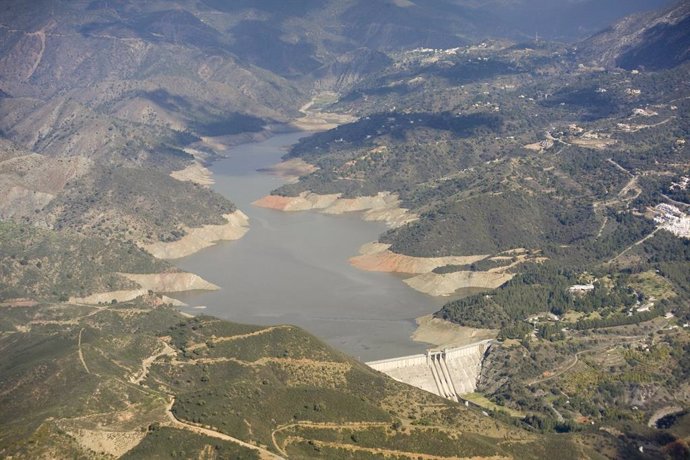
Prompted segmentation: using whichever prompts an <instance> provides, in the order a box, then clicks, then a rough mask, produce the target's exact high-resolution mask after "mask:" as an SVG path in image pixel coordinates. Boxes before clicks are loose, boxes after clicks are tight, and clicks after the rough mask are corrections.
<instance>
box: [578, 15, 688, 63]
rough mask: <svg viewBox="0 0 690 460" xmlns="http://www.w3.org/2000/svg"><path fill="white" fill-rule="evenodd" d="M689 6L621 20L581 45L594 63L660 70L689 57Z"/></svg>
mask: <svg viewBox="0 0 690 460" xmlns="http://www.w3.org/2000/svg"><path fill="white" fill-rule="evenodd" d="M689 25H690V6H689V5H688V4H687V3H685V2H679V3H677V4H676V5H675V6H673V7H671V8H668V9H666V10H662V11H660V12H649V13H646V14H639V15H636V16H631V17H628V18H625V19H623V20H622V21H620V22H617V23H615V24H613V25H612V26H610V27H609V28H607V29H604V30H603V31H602V32H600V33H599V34H597V35H595V36H593V37H591V38H590V39H588V40H586V41H585V42H584V43H583V44H582V49H581V53H582V54H583V56H586V57H588V58H589V59H591V60H592V61H593V62H595V63H596V64H599V65H605V66H617V67H621V68H623V69H627V70H633V69H647V70H661V69H667V68H671V67H675V66H677V65H679V64H681V63H683V62H686V61H687V60H688V59H689V58H690V54H689V53H688V48H689V47H690V33H689V32H688V30H689V27H688V26H689Z"/></svg>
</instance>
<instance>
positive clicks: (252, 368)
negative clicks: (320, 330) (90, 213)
mask: <svg viewBox="0 0 690 460" xmlns="http://www.w3.org/2000/svg"><path fill="white" fill-rule="evenodd" d="M159 303H160V301H159V300H158V299H156V298H155V297H150V298H146V299H140V300H138V301H137V302H136V303H132V304H118V305H112V306H96V307H87V306H82V305H67V304H61V305H19V304H4V305H3V306H2V307H1V308H3V320H2V326H1V329H2V333H1V336H0V343H1V344H2V348H3V350H4V351H5V352H4V353H3V358H2V360H1V361H2V362H1V363H0V368H2V379H1V380H0V389H1V391H0V398H1V403H0V407H2V410H0V423H1V424H2V426H3V430H2V434H1V435H0V446H1V447H0V454H2V455H3V456H5V457H9V456H16V457H22V458H29V457H32V458H35V457H40V456H51V457H65V456H77V457H92V456H94V455H103V456H106V457H110V456H116V457H120V456H123V458H141V457H146V458H170V457H175V456H182V457H185V458H190V457H196V456H198V455H205V456H207V457H206V458H225V457H227V456H241V457H242V458H259V457H260V458H273V457H272V456H271V454H277V455H280V456H289V457H290V458H330V459H333V458H378V457H380V455H381V454H387V455H393V456H395V457H396V458H418V457H419V456H423V457H424V458H449V457H454V458H455V457H456V456H458V455H460V456H467V457H470V456H482V457H486V456H501V457H515V458H544V457H548V456H550V455H552V454H553V453H554V452H560V453H561V455H566V457H565V458H567V455H568V454H567V452H571V453H572V456H573V458H580V456H581V455H586V456H588V457H590V458H597V457H599V454H598V453H597V452H602V453H605V454H608V455H609V456H616V455H617V454H616V452H617V450H616V449H624V448H625V446H624V444H622V443H619V441H618V440H617V439H616V438H614V437H611V436H606V435H600V434H596V433H582V434H578V435H561V436H556V435H547V436H542V435H538V434H536V433H534V432H530V431H526V430H525V429H524V428H522V427H517V426H511V425H509V424H506V423H504V422H502V421H499V420H496V419H494V418H489V417H486V416H483V415H482V414H481V413H480V412H478V411H476V410H472V409H468V408H465V407H464V406H461V405H458V404H456V403H452V402H449V401H446V400H444V399H441V398H438V397H436V396H433V395H430V394H428V393H425V392H423V391H421V390H417V389H415V388H412V387H408V386H406V385H403V384H400V383H397V382H395V381H393V380H390V379H388V378H387V377H385V376H383V375H382V374H378V373H376V372H375V371H372V370H370V369H369V368H367V367H366V366H364V365H363V364H361V363H359V362H356V361H354V360H352V359H350V358H348V357H346V356H344V355H342V354H341V353H338V352H335V351H333V350H332V349H330V348H328V347H327V346H325V345H323V344H322V343H321V342H319V341H318V340H316V339H315V338H314V337H312V336H310V335H308V334H306V333H305V332H303V331H300V330H298V329H296V328H294V327H290V326H276V327H270V328H259V327H253V326H245V325H238V324H232V323H228V322H224V321H220V320H217V319H214V318H210V317H197V318H193V319H190V318H185V317H182V316H181V315H179V314H178V313H175V312H174V311H173V310H171V309H169V308H167V307H165V306H156V305H158V304H159ZM497 440H500V442H497ZM619 452H620V453H622V452H623V451H619Z"/></svg>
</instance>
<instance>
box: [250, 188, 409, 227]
mask: <svg viewBox="0 0 690 460" xmlns="http://www.w3.org/2000/svg"><path fill="white" fill-rule="evenodd" d="M253 204H254V205H255V206H260V207H262V208H269V209H276V210H279V211H319V212H322V213H324V214H344V213H347V212H362V213H363V214H362V218H363V219H364V220H369V221H378V222H385V223H386V224H387V225H388V226H389V227H392V228H394V227H400V226H402V225H405V224H407V223H409V222H413V221H415V220H417V219H418V218H419V217H418V216H417V215H415V214H414V213H411V212H410V211H409V210H408V209H405V208H401V207H400V199H399V198H398V196H397V195H395V194H393V193H390V192H379V193H378V194H377V195H375V196H361V197H356V198H342V195H341V194H340V193H336V194H330V195H319V194H317V193H312V192H302V193H300V194H299V195H298V196H280V195H269V196H266V197H264V198H261V199H260V200H257V201H255V202H254V203H253Z"/></svg>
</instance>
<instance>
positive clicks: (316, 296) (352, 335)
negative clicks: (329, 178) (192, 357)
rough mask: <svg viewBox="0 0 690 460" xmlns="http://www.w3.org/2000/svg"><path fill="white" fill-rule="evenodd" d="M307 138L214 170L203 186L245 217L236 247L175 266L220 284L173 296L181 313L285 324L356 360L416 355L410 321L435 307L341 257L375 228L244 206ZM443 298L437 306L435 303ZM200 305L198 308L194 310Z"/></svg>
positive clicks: (231, 157)
mask: <svg viewBox="0 0 690 460" xmlns="http://www.w3.org/2000/svg"><path fill="white" fill-rule="evenodd" d="M306 135H308V134H306V133H304V132H300V133H288V134H279V135H276V136H274V137H271V138H269V139H268V140H265V141H261V142H253V143H248V144H243V145H239V146H236V147H233V148H231V149H230V150H228V151H227V152H225V154H226V155H227V158H225V159H222V160H219V161H217V162H216V163H214V164H213V165H212V166H211V167H210V169H211V171H212V172H213V178H214V180H215V182H216V183H215V184H214V185H213V189H214V190H216V191H217V192H218V193H220V194H222V195H224V196H226V197H227V198H228V199H230V200H232V201H233V202H234V203H235V204H236V205H237V207H238V208H239V209H241V210H242V211H243V212H244V213H246V214H247V215H248V216H249V218H250V230H249V232H248V233H247V234H246V235H245V236H244V237H243V238H242V239H240V240H237V241H230V242H222V243H219V244H217V245H215V246H212V247H210V248H207V249H204V250H202V251H200V252H198V253H196V254H194V255H191V256H189V257H186V258H183V259H179V260H177V261H175V264H176V265H177V266H178V267H180V268H182V269H183V270H186V271H190V272H193V273H196V274H198V275H200V276H202V277H203V278H205V279H206V280H208V281H210V282H212V283H215V284H217V285H218V286H220V287H221V290H220V291H214V292H187V293H184V294H180V295H176V296H175V297H177V298H179V299H180V300H182V301H183V302H185V303H187V304H188V305H189V306H190V307H188V308H185V309H183V310H184V311H186V312H188V313H195V314H198V313H204V314H209V315H213V316H217V317H219V318H222V319H227V320H229V321H234V322H239V323H249V324H257V325H275V324H293V325H296V326H299V327H302V328H304V329H306V330H307V331H309V332H310V333H312V334H314V335H316V336H317V337H319V338H320V339H323V340H325V341H326V342H327V343H329V344H330V345H332V346H334V347H335V348H337V349H339V350H341V351H343V352H345V353H347V354H349V355H351V356H353V357H355V358H358V359H360V360H363V361H368V360H374V359H382V358H390V357H394V356H401V355H406V354H414V353H419V352H422V351H423V350H425V349H426V348H427V347H426V346H425V345H424V344H421V343H417V342H413V341H412V340H411V339H410V335H411V334H412V332H413V331H414V329H415V322H414V319H415V318H416V317H419V316H422V315H425V314H429V313H431V312H433V311H435V310H438V308H439V307H440V305H441V304H442V303H443V302H444V300H442V299H434V298H432V297H428V296H426V295H424V294H421V293H419V292H417V291H414V290H413V289H411V288H409V287H408V286H407V285H405V284H404V283H402V282H401V279H400V277H398V276H396V275H391V274H388V273H372V272H363V271H360V270H357V269H355V268H354V267H351V266H350V265H349V263H348V259H349V258H350V257H352V256H354V255H357V253H358V249H359V247H360V246H361V245H362V244H364V243H367V242H370V241H375V240H377V239H378V236H379V234H381V233H382V232H383V231H385V229H386V228H385V226H384V225H383V224H380V223H374V222H365V221H363V220H362V219H360V217H359V216H358V214H357V213H352V214H346V215H340V216H331V215H323V214H318V213H316V212H296V213H285V212H280V211H274V210H269V209H263V208H259V207H256V206H253V205H252V204H251V203H252V202H253V201H255V200H257V199H259V198H261V197H263V196H265V195H267V194H269V193H270V191H271V190H273V189H275V188H277V187H279V186H280V185H281V184H282V183H284V179H281V178H279V177H275V176H271V175H268V174H263V173H260V172H258V171H257V170H258V169H261V168H266V167H268V166H271V165H274V164H276V163H278V162H280V158H281V156H282V155H284V154H285V152H286V149H287V148H288V147H289V146H290V145H292V144H294V143H296V142H297V141H298V140H299V139H300V138H301V137H304V136H306ZM445 301H447V299H446V300H445ZM199 306H203V307H206V308H205V309H203V310H201V309H198V308H194V307H199Z"/></svg>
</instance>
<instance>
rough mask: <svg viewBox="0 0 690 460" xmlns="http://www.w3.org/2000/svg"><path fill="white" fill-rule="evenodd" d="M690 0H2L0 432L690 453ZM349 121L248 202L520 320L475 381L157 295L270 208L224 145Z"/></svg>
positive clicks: (27, 441) (38, 447)
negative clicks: (347, 216)
mask: <svg viewBox="0 0 690 460" xmlns="http://www.w3.org/2000/svg"><path fill="white" fill-rule="evenodd" d="M623 3H625V4H624V5H623ZM651 6H664V8H666V9H665V10H661V12H652V13H640V11H642V10H643V9H645V8H647V7H651ZM627 13H636V14H635V15H634V16H631V17H628V18H625V19H623V20H620V21H619V22H617V23H615V24H614V25H612V26H610V27H609V28H607V29H605V30H603V31H601V32H600V33H598V34H596V35H594V36H591V37H590V38H588V39H585V37H586V36H588V35H590V33H593V32H595V31H596V30H600V29H601V28H602V27H604V26H605V25H606V24H608V23H609V22H610V21H613V20H619V19H620V16H621V15H622V14H627ZM689 14H690V11H689V10H688V6H687V4H686V3H679V4H677V5H675V6H669V5H668V2H665V1H662V0H658V1H657V0H655V1H651V2H645V1H642V0H640V1H637V0H635V1H629V2H620V1H619V0H607V1H597V2H595V1H590V0H584V1H569V0H567V1H566V0H562V1H559V2H553V1H546V0H543V1H542V0H539V1H527V0H511V1H508V0H491V1H488V2H477V1H474V0H409V1H408V0H373V1H372V0H368V1H364V0H345V1H336V0H326V1H316V0H307V1H289V0H252V1H249V0H238V1H233V2H224V1H218V0H200V1H196V0H195V1H191V0H173V1H152V2H134V1H130V0H118V1H104V0H93V1H80V2H73V1H65V0H60V1H54V2H49V1H44V0H40V1H38V2H24V1H18V0H10V1H7V2H5V3H4V4H3V9H2V11H1V12H0V194H2V196H3V199H1V200H0V350H2V351H3V353H2V355H0V456H2V457H7V458H65V457H69V458H132V459H134V458H175V457H177V458H276V457H285V458H298V459H299V458H328V459H338V458H343V459H366V458H410V459H412V458H415V459H419V458H422V459H425V460H439V459H451V458H520V459H522V458H535V459H537V458H555V457H559V458H560V457H563V458H660V457H667V458H684V457H687V456H688V454H689V453H690V448H688V441H689V440H690V430H688V415H687V411H688V408H689V407H690V386H688V382H689V380H688V377H689V376H690V361H689V360H688V358H687V351H690V338H689V336H688V330H690V329H688V324H689V323H690V307H689V305H690V303H689V301H690V287H689V286H690V278H689V275H688V274H689V273H690V233H689V232H690V216H689V214H688V212H690V211H688V210H689V209H690V191H689V189H688V186H689V184H690V144H688V142H687V141H688V138H689V137H690V99H689V97H688V95H689V94H690V91H689V90H690V89H689V88H688V78H687V76H688V74H689V72H690V63H689V62H687V57H688V48H689V46H690V42H689V41H688V32H687V30H688V27H687V25H688V15H689ZM535 32H538V36H534V33H535ZM533 37H534V38H533ZM558 40H569V41H571V42H570V44H566V43H563V42H560V41H558ZM343 120H348V122H346V123H344V124H340V125H339V126H337V125H338V123H341V122H342V121H343ZM327 125H328V126H331V127H332V126H337V127H335V128H333V129H329V130H327V131H323V132H318V133H316V134H314V135H312V136H309V137H306V138H304V139H302V140H301V141H300V142H299V143H297V144H296V145H295V146H294V147H293V148H292V149H291V150H290V151H289V152H288V153H287V154H286V156H285V159H286V160H290V161H291V163H290V165H292V169H293V170H296V171H299V172H300V173H304V174H305V175H304V176H302V177H300V178H299V180H297V181H296V182H291V183H289V184H286V185H284V186H282V187H281V188H279V189H277V190H275V191H274V192H272V195H271V196H268V197H266V198H264V199H262V200H259V202H257V203H259V204H263V205H265V206H266V207H273V208H276V209H281V210H285V211H291V210H308V209H314V210H319V211H322V212H324V213H328V214H342V213H346V212H360V211H361V212H362V215H363V217H364V218H365V219H367V220H374V221H380V222H385V223H386V224H387V225H388V227H389V230H388V231H387V232H385V233H383V234H382V235H381V236H380V238H379V241H377V242H373V243H370V244H367V245H365V246H363V247H362V249H361V253H360V254H359V255H358V256H355V257H353V258H352V259H351V260H350V262H351V263H352V265H354V266H355V267H358V268H361V269H364V270H370V271H389V272H397V273H399V274H400V278H401V280H402V281H404V282H405V283H407V284H408V285H409V286H410V287H412V288H414V289H417V290H419V291H421V292H423V293H426V294H429V295H436V296H444V297H446V298H447V299H446V300H447V303H446V304H445V305H444V306H443V307H442V308H441V309H440V310H439V311H438V312H437V313H436V314H435V317H436V318H437V319H436V320H438V321H440V319H443V320H445V321H448V322H451V323H454V324H456V325H461V326H464V327H467V328H472V329H468V330H476V329H484V330H489V332H490V335H493V334H495V331H498V332H497V333H498V343H497V344H496V345H495V346H492V348H491V350H490V352H489V354H488V355H487V356H486V358H485V361H484V368H483V370H482V374H481V377H480V381H479V387H478V388H479V393H477V394H473V395H467V398H468V400H471V401H473V403H472V404H470V403H469V402H468V403H467V404H466V405H465V404H457V403H453V402H450V401H448V400H445V399H442V398H439V397H436V396H434V395H432V394H430V393H426V392H423V391H421V390H418V389H416V388H413V387H410V386H407V385H404V384H402V383H399V382H396V381H394V380H392V379H390V378H388V377H386V376H385V375H383V374H380V373H377V372H375V371H373V370H371V369H370V368H368V367H367V366H365V365H364V364H362V363H360V362H358V361H356V360H354V359H352V358H350V357H347V356H345V355H343V354H342V353H340V352H337V351H335V350H333V349H331V348H329V347H328V346H326V345H324V344H323V343H322V342H321V341H320V340H318V339H317V338H315V337H313V336H311V335H310V334H308V333H307V332H305V331H302V330H300V329H298V328H296V327H293V326H288V325H274V326H271V327H259V326H250V325H240V324H235V323H230V322H226V321H222V320H219V319H216V318H212V317H207V316H198V317H194V318H191V317H188V316H187V315H183V314H180V313H179V312H177V311H175V310H174V308H173V306H174V304H178V305H179V303H178V302H176V301H174V300H173V299H171V298H168V297H165V296H163V295H162V293H168V294H170V293H174V292H180V291H189V290H215V289H218V288H219V287H218V286H215V285H213V284H211V283H209V282H207V281H205V280H203V279H201V278H200V277H198V276H197V275H194V274H193V273H184V272H182V271H180V270H179V269H178V268H176V267H175V265H174V264H173V263H172V262H168V261H165V260H163V259H177V258H180V257H183V256H186V255H189V254H191V253H193V252H195V251H198V250H200V249H202V248H205V247H208V246H210V245H213V244H215V243H216V242H217V241H221V240H233V239H237V238H241V237H242V236H243V235H244V234H245V233H246V232H247V231H250V225H251V223H250V222H248V218H247V216H246V215H245V214H243V213H242V210H240V209H237V207H236V206H235V204H233V203H232V202H231V201H230V200H229V199H228V198H225V197H223V196H221V195H220V194H219V193H217V192H215V191H213V189H211V188H210V185H211V184H212V183H213V178H212V177H211V174H210V172H209V170H208V169H207V166H208V165H209V164H210V163H211V162H213V161H215V160H218V159H219V158H221V157H223V156H225V155H232V151H231V150H229V148H230V147H232V146H233V145H237V144H239V143H242V142H248V141H252V140H257V139H263V138H265V137H266V136H270V135H272V134H274V133H278V132H283V131H286V130H292V129H296V127H297V126H307V127H309V129H313V128H314V127H316V128H317V129H324V127H325V126H327ZM278 169H280V168H278ZM286 170H290V168H287V169H286ZM290 171H292V170H290ZM230 198H232V197H230ZM353 256H354V254H353ZM467 292H471V295H467V296H465V293H467ZM460 293H462V296H461V295H460ZM459 297H461V298H459ZM227 298H228V308H231V307H232V302H233V299H232V295H231V292H228V296H227ZM436 320H435V321H436ZM480 332H482V331H480ZM483 332H486V331H483ZM475 404H476V405H475Z"/></svg>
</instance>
